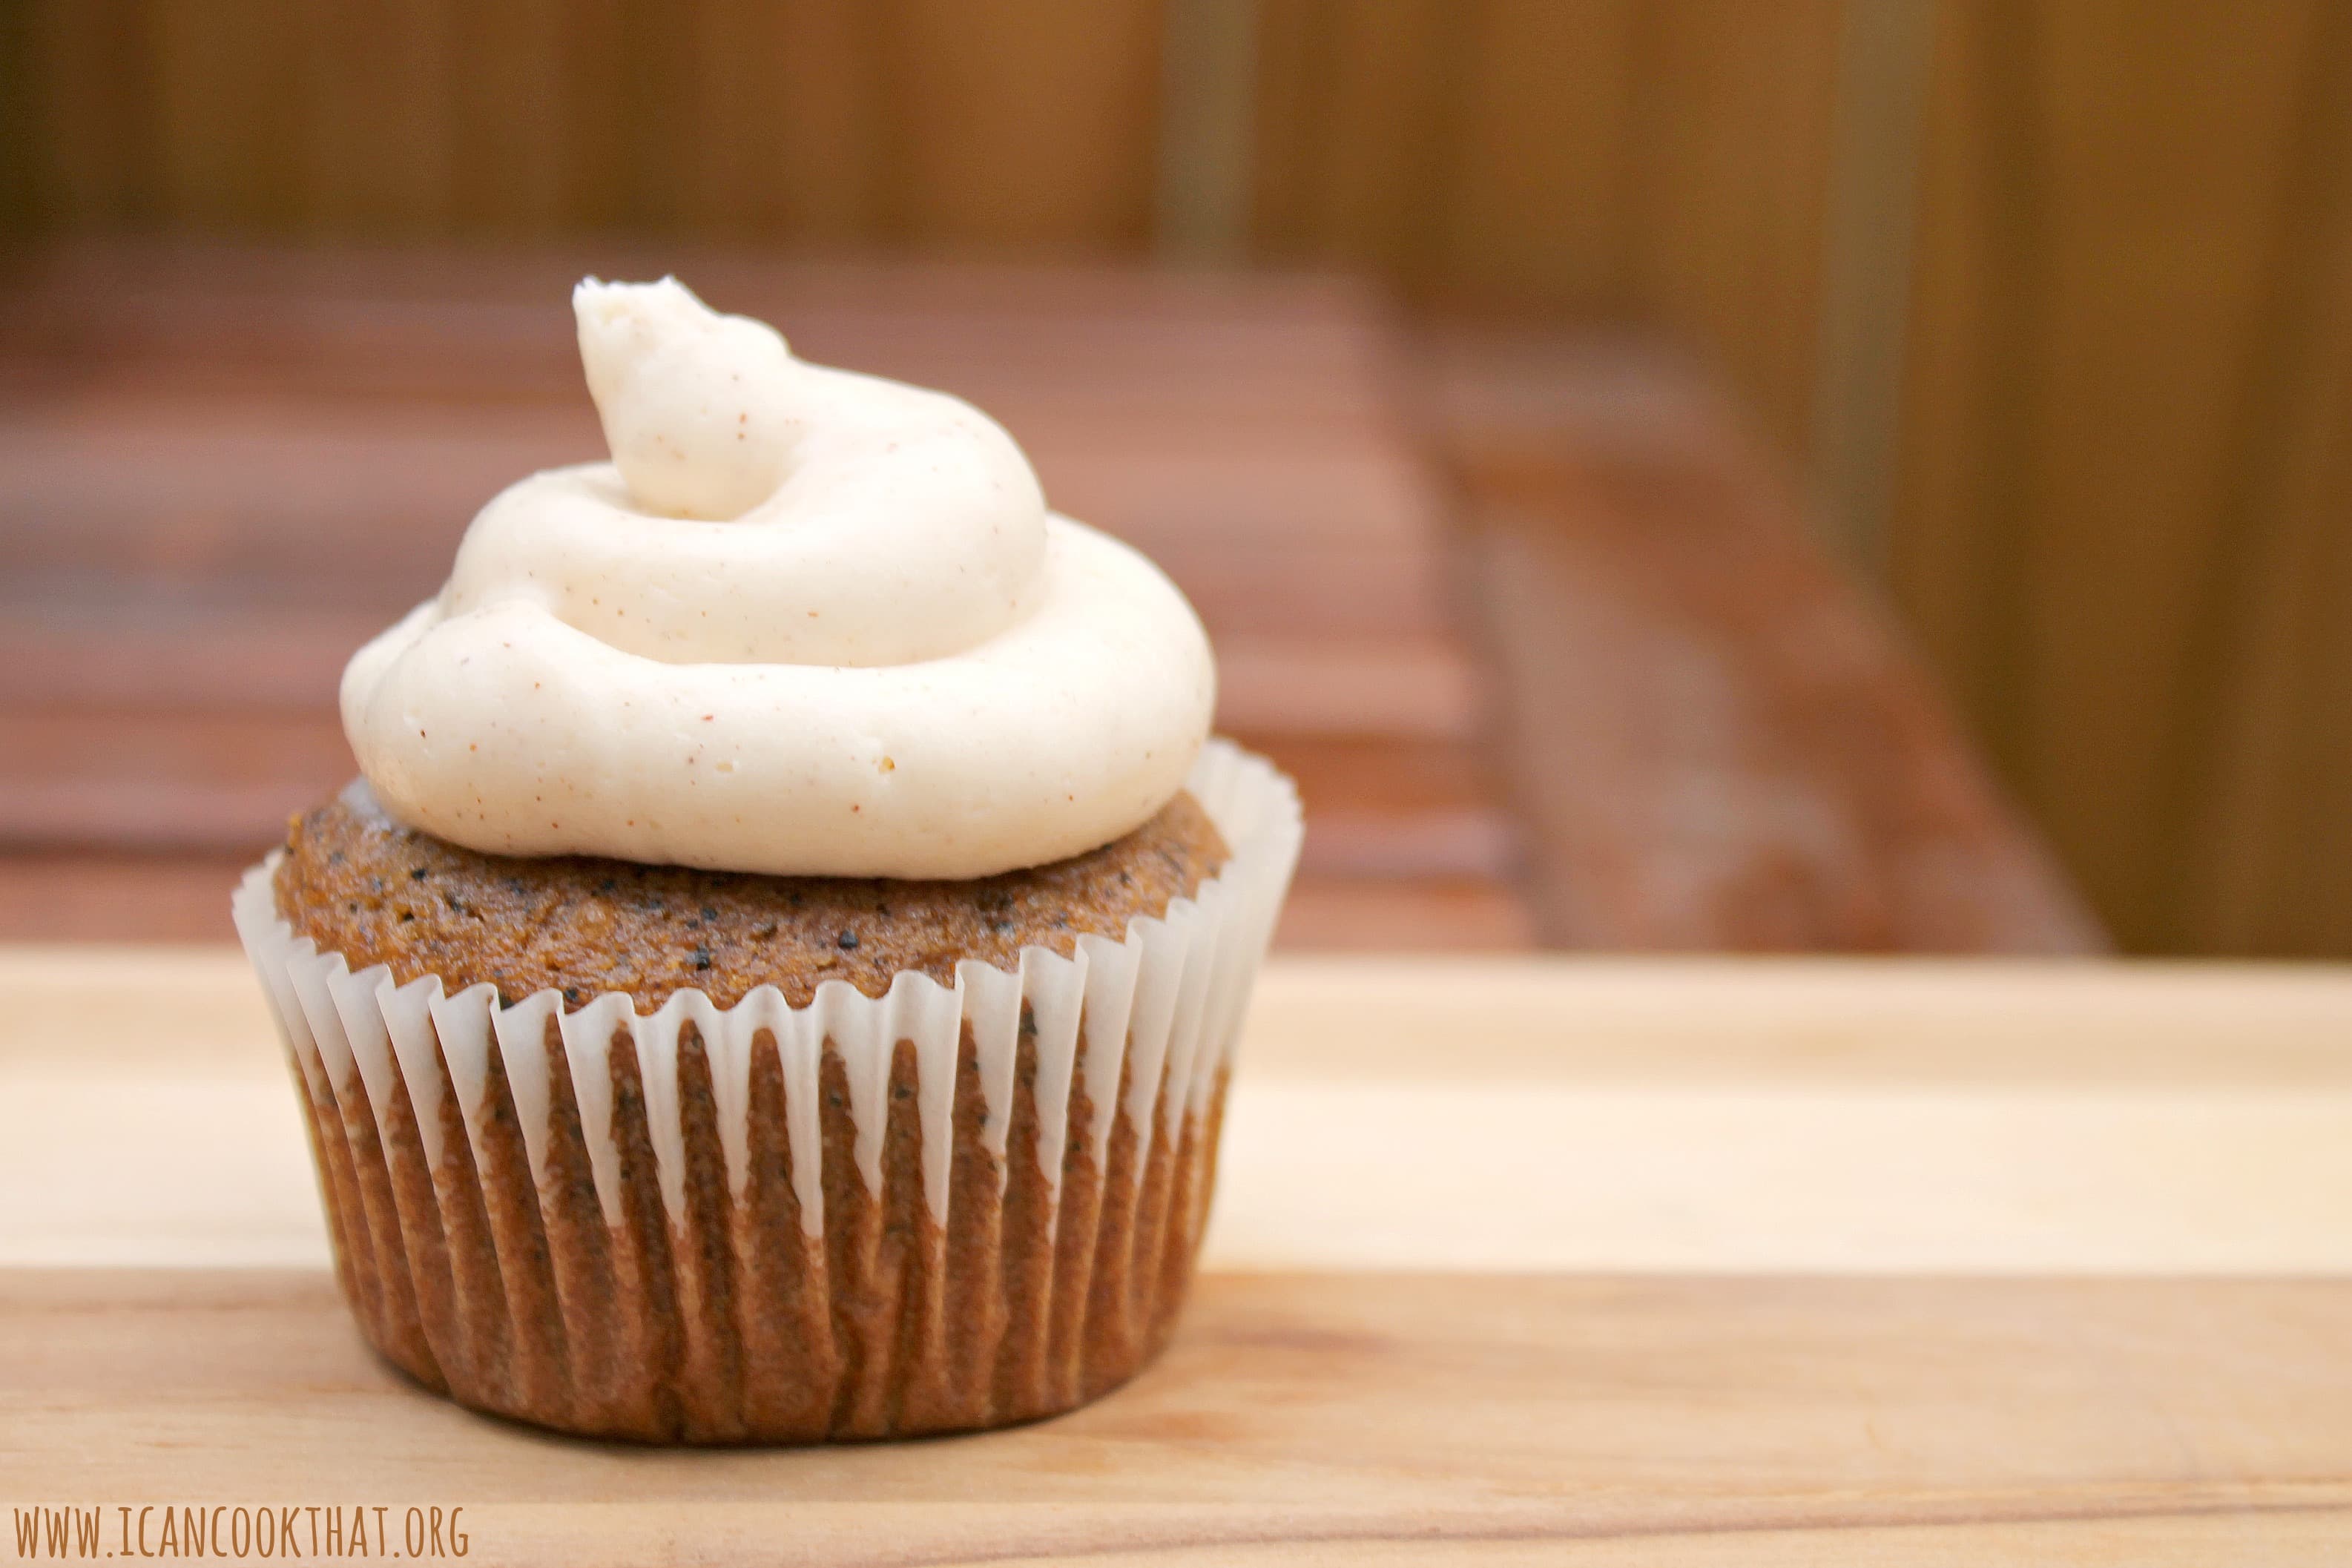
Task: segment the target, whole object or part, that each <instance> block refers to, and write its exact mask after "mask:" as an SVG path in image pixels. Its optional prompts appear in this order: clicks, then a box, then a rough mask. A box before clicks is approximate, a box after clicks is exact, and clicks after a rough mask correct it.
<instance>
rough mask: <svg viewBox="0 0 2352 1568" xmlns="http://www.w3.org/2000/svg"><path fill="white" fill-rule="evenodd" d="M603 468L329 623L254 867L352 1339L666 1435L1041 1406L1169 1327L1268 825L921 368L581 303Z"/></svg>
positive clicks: (640, 289)
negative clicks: (319, 715)
mask: <svg viewBox="0 0 2352 1568" xmlns="http://www.w3.org/2000/svg"><path fill="white" fill-rule="evenodd" d="M574 305H575V308H576V310H577V313H578V317H579V326H580V344H581V354H582V358H583V362H584V364H585V366H586V370H587V379H588V384H589V390H590V392H591V393H592V394H593V396H594V398H595V401H596V405H597V408H598V412H599V413H600V415H601V416H602V418H603V421H604V433H605V437H606V440H607V443H608V444H609V446H610V447H611V448H612V454H613V461H612V462H611V463H609V464H593V465H587V466H583V467H580V468H564V469H558V470H555V471H552V472H549V473H544V474H539V475H535V476H533V477H531V478H530V479H524V480H523V481H521V482H520V483H519V484H517V485H515V486H514V487H513V488H511V489H509V490H507V491H506V492H505V493H504V494H502V495H500V496H499V497H498V498H497V499H496V500H492V501H491V502H490V504H489V505H488V507H486V508H485V509H484V510H483V511H482V512H481V514H480V515H479V516H478V518H476V520H475V521H474V523H473V525H472V527H471V528H470V529H469V530H468V531H467V535H466V540H465V542H464V544H463V545H462V546H461V547H460V549H459V551H458V554H457V564H456V567H455V569H454V571H453V573H452V575H451V577H450V580H449V583H448V584H447V586H446V587H445V588H444V589H443V591H442V593H441V594H440V595H439V596H438V597H437V598H436V599H435V600H434V601H432V602H431V603H429V604H426V605H422V606H420V607H419V608H418V609H417V610H416V611H415V613H413V614H412V615H410V616H408V617H407V618H406V619H405V620H404V621H402V622H401V623H400V624H399V625H398V626H394V627H393V628H392V629H391V630H390V631H388V632H386V633H385V634H384V635H383V637H379V638H377V639H376V640H375V641H374V642H373V643H371V644H369V645H368V646H367V647H364V648H362V650H361V651H360V653H359V654H358V655H357V656H356V657H355V658H353V659H352V663H351V666H350V668H348V670H347V671H346V672H345V675H344V679H343V689H342V709H343V722H344V728H345V731H346V732H347V733H348V734H349V736H350V738H351V742H352V750H353V751H354V752H356V753H357V755H358V758H359V762H360V766H361V771H362V775H363V777H362V780H361V781H359V782H356V783H354V784H352V786H351V787H350V788H348V789H346V790H345V791H343V792H342V794H341V795H339V796H338V797H337V798H336V799H334V800H331V801H330V802H327V803H326V804H324V805H320V807H318V808H317V809H316V810H313V811H311V812H310V813H308V814H307V815H305V816H300V817H299V818H297V819H295V821H294V822H293V823H292V825H291V826H290V829H289V835H288V839H287V844H286V847H284V848H283V849H281V850H279V851H278V852H277V853H275V854H273V855H272V856H271V857H270V858H269V859H268V861H266V862H264V863H263V864H262V865H261V866H259V867H257V868H255V869H254V870H253V871H252V872H251V873H249V874H248V875H247V879H246V880H245V883H244V885H243V886H242V887H241V888H240V889H239V890H238V892H237V894H236V900H235V909H236V921H237V928H238V931H240V933H241V934H242V935H243V937H244V939H245V942H246V945H247V950H248V951H249V952H250V953H251V954H252V956H253V960H254V963H255V965H256V967H257V970H258V971H259V973H260V975H261V978H262V981H263V984H264V986H265V988H266V990H267V991H268V994H269V997H270V999H271V1002H272V1004H273V1005H274V1008H275V1011H276V1013H277V1016H278V1022H279V1024H280V1026H281V1028H282V1030H283V1033H284V1035H285V1038H286V1044H287V1047H288V1050H289V1055H290V1057H291V1058H292V1060H293V1062H294V1064H295V1066H296V1068H297V1069H298V1072H299V1082H300V1085H301V1087H302V1089H303V1090H304V1106H305V1109H306V1110H307V1112H308V1116H309V1121H310V1131H311V1135H312V1145H313V1150H314V1152H315V1153H316V1155H317V1158H318V1163H319V1170H320V1187H321V1190H322V1192H323V1194H324V1196H325V1200H326V1208H327V1215H328V1221H329V1228H330V1230H331V1234H332V1237H333V1240H334V1246H335V1257H336V1266H337V1272H338V1275H339V1278H340V1279H341V1284H342V1288H343V1290H344V1293H345V1295H346V1296H347V1297H348V1299H349V1300H350V1301H351V1304H352V1310H353V1312H354V1314H355V1315H356V1317H357V1318H358V1320H359V1322H360V1325H361V1327H362V1331H364V1332H365V1334H366V1335H367V1337H368V1339H369V1340H370V1342H372V1343H373V1344H374V1345H375V1347H376V1348H377V1349H378V1350H379V1351H381V1352H383V1354H384V1355H385V1356H386V1357H388V1358H389V1359H390V1360H392V1361H393V1362H394V1363H395V1364H397V1365H398V1366H400V1367H401V1368H403V1369H404V1370H405V1371H406V1372H408V1373H410V1374H411V1375H413V1376H415V1378H416V1379H417V1380H419V1381H420V1382H422V1383H424V1384H426V1385H428V1386H430V1387H433V1388H436V1389H439V1390H442V1391H444V1392H446V1394H449V1395H450V1396H451V1397H453V1398H455V1399H457V1400H458V1401H460V1402H461V1403H464V1404H467V1405H473V1406H476V1407H478V1408H480V1409H485V1410H490V1411H496V1412H498V1413H499V1414H502V1415H511V1416H516V1417H519V1418H520V1419H523V1420H528V1421H533V1422H538V1423H540V1424H541V1425H545V1426H554V1427H560V1428H562V1429H565V1430H568V1431H573V1432H582V1433H589V1434H595V1435H600V1436H626V1437H635V1438H642V1439H649V1440H656V1441H683V1442H742V1441H768V1442H774V1441H812V1440H818V1439H824V1438H835V1437H877V1436H892V1435H896V1434H908V1433H918V1432H933V1431H946V1430H955V1429H961V1428H971V1427H981V1426H999V1425H1003V1424H1005V1423H1008V1422H1013V1421H1021V1420H1026V1419H1030V1418H1032V1417H1035V1416H1039V1415H1049V1414H1052V1413H1054V1412H1056V1411H1060V1410H1065V1409H1067V1408H1069V1407H1070V1406H1072V1405H1077V1404H1080V1403H1082V1402H1084V1401H1086V1400H1087V1399H1090V1398H1093V1397H1094V1396H1096V1395H1097V1394H1101V1393H1102V1392H1104V1391H1105V1390H1107V1389H1108V1388H1111V1387H1113V1386H1115V1385H1117V1384H1118V1383H1120V1382H1122V1381H1124V1380H1125V1379H1126V1378H1127V1377H1129V1375H1131V1374H1132V1373H1134V1372H1135V1371H1136V1370H1137V1369H1138V1368H1139V1366H1141V1365H1142V1364H1143V1363H1145V1362H1146V1361H1147V1360H1149V1359H1150V1356H1151V1355H1152V1354H1153V1353H1154V1352H1156V1351H1157V1350H1158V1349H1159V1348H1160V1345H1161V1344H1162V1343H1164V1342H1165V1341H1166V1339H1167V1337H1168V1334H1169V1332H1170V1331H1171V1327H1172V1325H1173V1323H1174V1320H1175V1314H1176V1311H1177V1309H1178V1307H1179V1305H1180V1304H1181V1300H1182V1298H1183V1295H1184V1292H1185V1289H1186V1287H1187V1285H1188V1283H1189V1280H1190V1278H1191V1274H1192V1259H1193V1256H1194V1253H1195V1251H1196V1249H1197V1247H1198V1244H1199V1240H1200V1235H1201V1229H1202V1222H1203V1220H1204V1218H1205V1215H1206V1212H1207V1207H1208V1200H1209V1194H1210V1189H1211V1186H1212V1184H1213V1175H1214V1170H1215V1154H1216V1142H1217V1130H1218V1124H1219V1118H1220V1113H1221V1110H1222V1106H1223V1095H1224V1087H1225V1078H1226V1069H1227V1066H1228V1064H1229V1062H1230V1059H1231V1056H1232V1051H1233V1047H1234V1035H1235V1031H1236V1029H1237V1027H1238V1025H1239V1022H1240V1018H1241V1014H1242V1010H1243V1005H1244V1002H1245V1000H1246V998H1247V994H1248V992H1249V988H1250V984H1251V983H1252V981H1253V979H1254V977H1255V972H1256V969H1257V965H1258V963H1259V960H1260V958H1261V957H1262V955H1263V953H1264V951H1265V943H1266V941H1267V937H1268V935H1269V933H1270V931H1271V930H1272V926H1273V923H1274V918H1275V914H1276V909H1277V907H1278V905H1279V904H1280V901H1281V899H1282V895H1283V892H1284V890H1285V889H1286V886H1287V884H1288V880H1289V876H1290V871H1291V868H1292V865H1293V863H1294V862H1295V860H1296V858H1297V847H1298V838H1299V816H1298V807H1297V797H1296V795H1295V794H1294V792H1293V791H1292V789H1291V788H1290V785H1289V784H1288V782H1287V781H1286V780H1285V779H1283V778H1282V777H1281V776H1280V775H1279V774H1277V773H1275V772H1274V771H1273V770H1272V769H1271V768H1270V767H1268V766H1267V765H1266V764H1265V763H1263V762H1262V761H1260V760H1258V759H1256V758H1254V757H1251V756H1248V755H1247V754H1245V753H1244V752H1240V751H1239V750H1237V749H1236V748H1234V747H1232V746H1230V745H1228V744H1225V743H1223V742H1217V741H1213V740H1209V739H1208V738H1207V737H1208V726H1209V719H1210V714H1211V710H1212V708H1213V700H1214V684H1215V681H1214V671H1213V664H1212V661H1211V658H1210V654H1209V648H1208V644H1207V640H1206V638H1205V637H1203V635H1202V631H1201V627H1200V623H1199V621H1198V619H1197V618H1196V617H1195V616H1193V614H1192V609H1191V607H1190V606H1189V605H1186V604H1185V602H1184V600H1183V597H1182V595H1181V594H1179V593H1178V592H1177V590H1176V589H1175V587H1174V586H1173V585H1172V584H1170V583H1169V582H1168V580H1167V579H1166V578H1165V577H1164V576H1162V575H1161V574H1160V573H1159V571H1158V570H1157V569H1156V568H1154V567H1153V566H1152V565H1151V564H1150V563H1149V562H1148V561H1146V560H1144V559H1143V558H1142V557H1141V556H1139V555H1138V554H1137V553H1135V552H1133V551H1131V550H1129V549H1128V548H1127V547H1126V546H1124V545H1121V544H1119V543H1118V542H1114V541H1112V540H1110V539H1108V538H1106V537H1105V536H1103V535H1101V534H1098V533H1096V532H1094V531H1090V530H1088V529H1087V528H1085V527H1083V526H1081V525H1079V524H1077V523H1076V522H1073V521H1069V520H1067V519H1066V518H1061V517H1058V516H1055V515H1053V514H1050V513H1049V512H1047V511H1046V510H1045V503H1044V500H1043V497H1042V495H1041V494H1040V492H1039V489H1038V486H1037V481H1036V478H1035V476H1034V473H1033V472H1032V471H1031V469H1030V468H1029V465H1028V463H1027V462H1026V460H1025V459H1024V458H1023V457H1022V454H1021V452H1020V450H1019V448H1018V447H1016V446H1015V445H1014V444H1013V441H1012V439H1011V438H1010V437H1008V436H1006V435H1005V433H1004V432H1003V430H1002V429H1001V428H1000V427H999V426H996V425H994V424H993V423H992V422H991V421H989V420H988V419H987V418H985V417H984V416H982V415H980V414H978V413H977V412H975V411H974V410H972V409H971V408H970V407H968V406H966V405H963V404H961V403H959V402H957V401H956V400H954V399H952V398H949V397H945V396H942V395H939V394H935V393H929V392H923V391H919V390H917V389H915V388H912V387H907V386H901V385H898V384H894V383H890V382H886V381H880V380H877V379H874V378H870V377H866V376H858V375H853V374H847V373H845V372H841V371H835V370H827V369H823V368H820V367H817V366H814V365H809V364H805V363H801V362H800V361H798V360H795V359H794V358H793V356H792V355H791V354H790V353H789V352H788V351H787V349H786V347H785V344H784V342H783V340H782V338H781V337H779V336H778V335H777V334H776V333H775V332H773V331H771V330H770V329H768V328H767V327H765V326H762V325H761V324H760V323H758V322H755V321H746V320H744V319H742V318H740V317H731V316H719V315H716V314H713V313H712V312H710V311H709V310H706V309H705V308H704V307H703V306H702V305H701V303H700V302H699V301H698V300H696V299H695V298H694V297H693V296H692V295H691V294H689V293H688V292H687V290H686V289H683V288H681V287H679V286H678V285H677V283H676V282H674V281H664V282H662V283H658V284H651V285H642V286H638V285H617V284H616V285H605V284H599V283H595V282H593V281H591V282H589V283H584V284H583V285H582V286H581V288H580V289H579V290H578V291H577V293H576V294H575V296H574Z"/></svg>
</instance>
